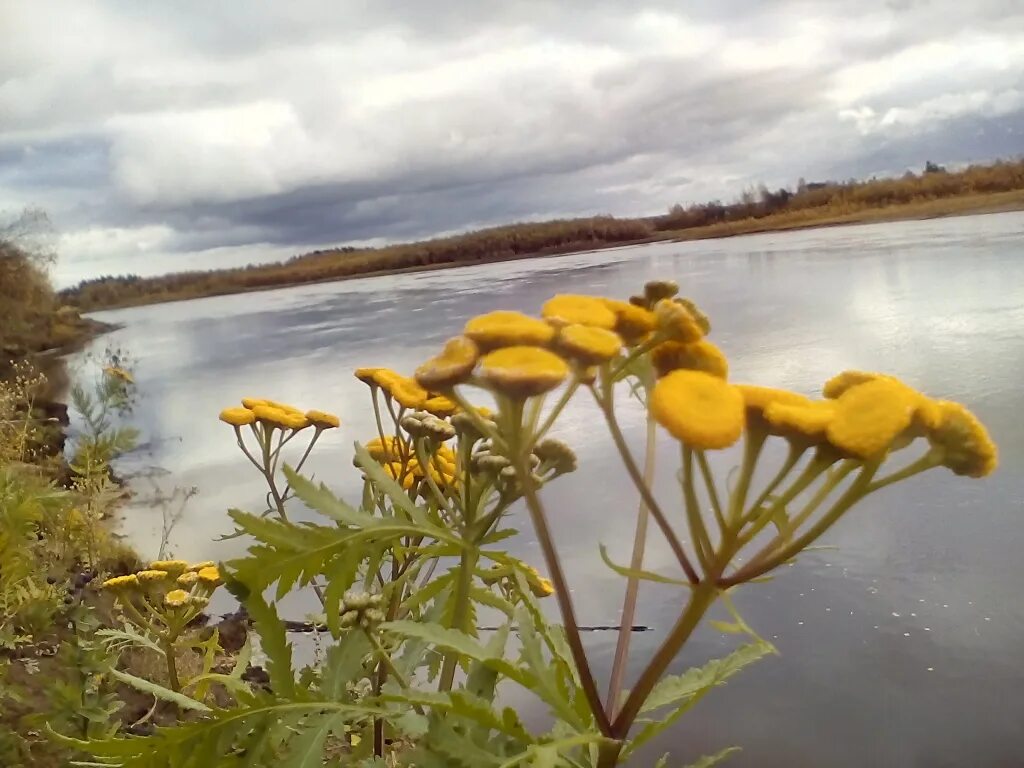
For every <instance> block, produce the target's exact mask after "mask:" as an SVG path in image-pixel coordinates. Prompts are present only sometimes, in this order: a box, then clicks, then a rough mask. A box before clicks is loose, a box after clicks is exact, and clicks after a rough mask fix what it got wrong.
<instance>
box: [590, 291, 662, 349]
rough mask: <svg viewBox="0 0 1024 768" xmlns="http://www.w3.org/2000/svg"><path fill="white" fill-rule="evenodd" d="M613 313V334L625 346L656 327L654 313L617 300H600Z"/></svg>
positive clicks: (643, 336) (656, 322)
mask: <svg viewBox="0 0 1024 768" xmlns="http://www.w3.org/2000/svg"><path fill="white" fill-rule="evenodd" d="M601 301H602V302H603V303H604V305H605V306H606V307H608V309H610V310H611V311H612V312H614V313H615V332H616V333H618V334H619V335H620V336H621V337H622V339H623V340H624V341H625V342H626V343H627V344H634V343H636V342H638V341H640V340H642V339H643V338H645V337H646V336H647V334H649V333H651V332H652V331H653V330H654V329H655V328H657V327H658V321H657V318H655V316H654V313H653V312H651V311H650V310H649V309H646V308H644V307H638V306H636V305H635V304H630V303H629V302H628V301H619V300H618V299H601Z"/></svg>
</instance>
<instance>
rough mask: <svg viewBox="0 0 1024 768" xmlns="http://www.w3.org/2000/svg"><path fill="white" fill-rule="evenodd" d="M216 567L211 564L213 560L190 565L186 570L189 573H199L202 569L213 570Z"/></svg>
mask: <svg viewBox="0 0 1024 768" xmlns="http://www.w3.org/2000/svg"><path fill="white" fill-rule="evenodd" d="M216 565H217V564H216V563H215V562H213V560H204V561H203V562H201V563H192V565H190V566H189V567H188V569H189V570H190V571H201V570H202V569H203V568H214V567H216Z"/></svg>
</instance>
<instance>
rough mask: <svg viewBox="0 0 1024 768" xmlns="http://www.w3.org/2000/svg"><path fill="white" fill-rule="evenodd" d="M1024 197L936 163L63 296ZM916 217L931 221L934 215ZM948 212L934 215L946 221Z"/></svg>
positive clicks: (346, 271)
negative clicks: (658, 209)
mask: <svg viewBox="0 0 1024 768" xmlns="http://www.w3.org/2000/svg"><path fill="white" fill-rule="evenodd" d="M1015 190H1024V160H1013V161H1000V162H997V163H994V164H991V165H974V166H969V167H967V168H965V169H963V170H959V171H952V172H951V171H947V170H946V169H944V168H942V167H941V166H938V165H936V164H934V163H931V162H929V163H928V164H927V166H926V167H925V169H924V171H923V172H922V173H920V174H915V173H913V172H909V171H908V172H907V173H906V174H904V175H903V176H901V177H899V178H882V179H877V178H873V179H870V180H867V181H857V180H850V181H844V182H832V181H827V182H813V181H812V182H804V181H803V180H801V182H800V183H799V184H798V185H797V188H796V190H795V191H794V190H790V189H786V188H780V189H778V190H774V191H772V190H770V189H768V188H767V187H764V186H762V187H761V188H759V189H756V190H755V189H751V190H748V191H746V192H744V193H743V194H742V195H741V197H740V199H739V200H738V201H736V202H733V203H722V202H719V201H717V200H716V201H711V202H705V203H694V204H690V205H686V206H684V205H681V204H677V205H674V206H672V208H671V209H670V210H669V211H668V213H667V214H665V215H662V216H652V217H645V218H637V219H620V218H613V217H611V216H597V217H593V218H583V219H570V220H556V221H546V222H535V223H520V224H512V225H508V226H502V227H494V228H490V229H482V230H478V231H475V232H468V233H465V234H461V235H454V236H450V237H444V238H437V239H434V240H426V241H423V242H416V243H406V244H400V245H389V246H384V247H380V248H352V247H340V248H333V249H326V250H320V251H314V252H312V253H308V254H304V255H300V256H296V257H294V258H292V259H289V260H288V261H286V262H283V263H273V264H260V265H255V264H254V265H249V266H247V267H242V268H235V269H221V270H209V271H193V272H179V273H174V274H169V275H162V276H158V277H146V278H143V277H139V276H137V275H121V276H102V277H97V278H94V279H91V280H86V281H83V282H82V283H80V284H79V285H77V286H75V287H74V288H70V289H68V290H66V291H64V292H63V293H62V295H61V298H62V300H63V301H64V302H66V303H68V304H71V305H74V306H76V307H78V308H80V309H81V310H95V309H104V308H114V307H123V306H132V305H138V304H150V303H155V302H161V301H172V300H176V299H188V298H198V297H202V296H216V295H222V294H230V293H240V292H244V291H252V290H259V289H263V288H273V287H280V286H287V285H299V284H303V283H313V282H322V281H329V280H337V279H342V278H346V277H355V276H360V275H372V274H379V273H387V272H396V271H402V270H413V269H423V268H430V267H437V266H451V265H463V264H478V263H486V262H492V261H502V260H505V259H514V258H519V257H524V256H541V255H550V254H558V253H570V252H573V251H582V250H588V249H591V248H600V247H607V246H610V245H620V244H629V243H637V242H645V241H649V240H654V239H670V238H672V237H675V236H680V237H685V236H690V237H694V236H708V237H710V236H722V235H729V234H742V233H745V232H749V231H758V230H764V229H772V228H778V229H783V228H789V227H793V226H811V225H814V224H815V223H823V224H824V223H838V222H839V221H840V220H841V219H842V217H850V216H851V215H856V214H858V213H859V212H864V211H876V210H883V209H888V208H893V207H896V206H908V211H909V208H911V207H913V206H914V205H920V204H927V203H928V202H929V201H939V200H954V199H957V198H960V199H964V200H965V201H968V200H969V199H974V200H977V199H978V196H983V195H993V194H997V193H1005V192H1011V191H1015ZM910 213H911V214H912V215H928V214H927V212H924V213H920V214H913V212H910ZM944 213H949V211H935V212H932V215H942V214H944Z"/></svg>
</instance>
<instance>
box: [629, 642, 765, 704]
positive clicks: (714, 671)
mask: <svg viewBox="0 0 1024 768" xmlns="http://www.w3.org/2000/svg"><path fill="white" fill-rule="evenodd" d="M773 650H774V649H773V648H772V647H771V646H770V645H767V644H766V643H761V642H755V643H747V644H746V645H741V646H740V647H739V648H737V649H736V650H735V651H733V652H732V653H730V654H729V655H728V656H724V657H722V658H721V659H712V660H711V661H709V662H708V663H707V664H704V665H703V666H700V667H694V668H692V669H688V670H686V672H684V673H683V674H681V675H669V676H668V677H664V678H662V680H661V681H660V682H659V683H658V684H657V685H656V686H654V689H653V690H652V691H651V694H650V695H649V696H648V697H647V700H646V701H645V702H644V705H643V706H642V707H641V708H640V712H641V713H644V712H653V711H654V710H656V709H660V708H661V707H667V706H669V705H672V704H678V703H679V702H681V701H685V700H686V699H688V698H690V697H692V696H695V695H697V694H698V693H701V692H703V691H706V690H708V689H710V688H712V687H714V686H716V685H721V684H722V683H724V682H725V681H726V680H728V679H729V678H730V677H732V676H733V675H735V674H736V673H737V672H739V671H740V670H741V669H743V668H744V667H746V666H748V665H750V664H753V663H754V662H755V661H757V660H758V659H761V658H763V657H764V656H766V655H767V654H769V653H771V652H772V651H773Z"/></svg>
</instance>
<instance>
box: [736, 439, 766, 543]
mask: <svg viewBox="0 0 1024 768" xmlns="http://www.w3.org/2000/svg"><path fill="white" fill-rule="evenodd" d="M767 438H768V433H767V432H765V431H764V430H763V429H756V430H755V429H748V430H747V435H746V437H745V438H744V441H743V464H742V466H741V467H740V477H739V480H738V481H737V483H736V490H734V491H733V492H732V496H731V498H730V499H729V525H733V526H737V527H738V526H739V525H740V522H741V518H742V517H743V510H744V508H745V507H746V503H747V493H748V492H749V491H750V481H751V480H752V479H753V477H754V467H755V466H756V465H757V457H758V456H759V455H760V454H761V448H763V447H764V442H765V440H766V439H767Z"/></svg>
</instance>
